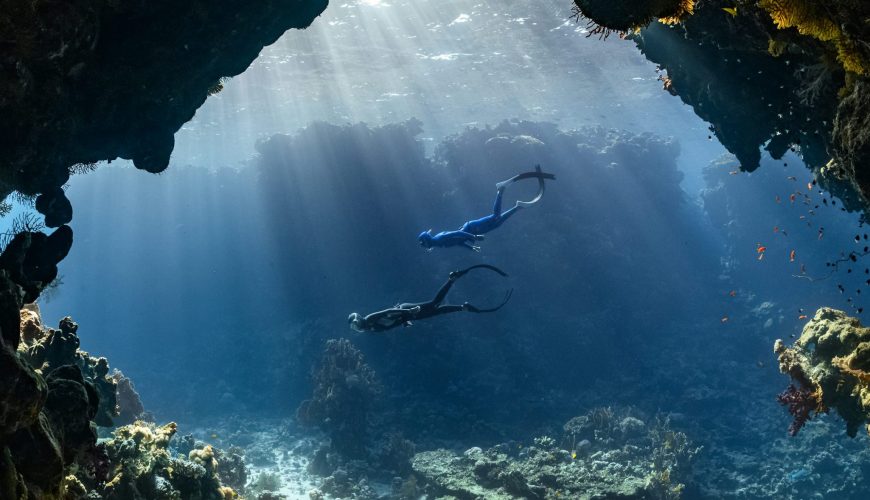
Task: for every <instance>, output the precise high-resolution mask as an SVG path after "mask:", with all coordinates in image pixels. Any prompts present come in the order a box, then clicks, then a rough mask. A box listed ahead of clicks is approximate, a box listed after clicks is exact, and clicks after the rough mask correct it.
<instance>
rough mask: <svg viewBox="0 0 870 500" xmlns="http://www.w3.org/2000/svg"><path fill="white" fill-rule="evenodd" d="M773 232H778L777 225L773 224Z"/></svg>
mask: <svg viewBox="0 0 870 500" xmlns="http://www.w3.org/2000/svg"><path fill="white" fill-rule="evenodd" d="M773 232H774V234H776V233H778V232H779V226H773Z"/></svg>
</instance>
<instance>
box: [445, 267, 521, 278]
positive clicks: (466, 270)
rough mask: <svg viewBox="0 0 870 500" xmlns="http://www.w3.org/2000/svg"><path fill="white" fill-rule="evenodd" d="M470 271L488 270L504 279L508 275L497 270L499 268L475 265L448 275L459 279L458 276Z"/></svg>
mask: <svg viewBox="0 0 870 500" xmlns="http://www.w3.org/2000/svg"><path fill="white" fill-rule="evenodd" d="M472 269H489V270H490V271H493V272H496V273H498V274H500V275H502V276H504V277H505V278H507V275H508V273H506V272H504V271H502V270H501V269H499V268H497V267H495V266H491V265H489V264H475V265H473V266H471V267H466V268H465V269H462V270H459V271H454V272H452V273H450V274H451V276H454V277H456V278H459V277H460V276H462V275H464V274H465V273H467V272H468V271H471V270H472Z"/></svg>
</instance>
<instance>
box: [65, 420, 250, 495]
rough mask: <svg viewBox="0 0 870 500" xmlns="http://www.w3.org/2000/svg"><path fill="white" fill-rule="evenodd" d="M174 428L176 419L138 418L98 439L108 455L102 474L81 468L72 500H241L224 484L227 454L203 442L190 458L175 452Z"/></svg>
mask: <svg viewBox="0 0 870 500" xmlns="http://www.w3.org/2000/svg"><path fill="white" fill-rule="evenodd" d="M176 430H177V428H176V425H175V424H174V423H169V424H166V425H163V426H156V425H154V424H152V423H145V422H136V423H134V424H132V425H127V426H123V427H119V428H118V429H116V430H115V431H114V432H113V433H112V436H111V437H110V438H109V439H107V440H106V441H104V442H102V443H100V448H101V449H102V450H103V451H104V453H105V469H104V474H102V475H103V476H104V477H103V478H99V477H96V476H95V475H94V474H87V473H84V472H82V471H79V473H78V474H76V476H75V477H76V478H77V480H78V481H77V482H76V483H75V484H76V488H77V489H78V490H79V494H78V495H70V494H69V492H68V498H103V499H106V500H112V499H117V500H137V499H157V498H200V499H203V500H220V499H234V498H238V494H237V492H236V491H235V490H234V489H233V488H231V487H229V486H224V485H222V484H221V479H220V476H219V469H220V468H221V465H220V459H219V457H220V456H221V455H224V453H222V452H220V451H219V450H216V449H215V448H213V447H212V446H210V445H203V446H202V447H199V448H194V449H193V450H191V451H190V452H189V454H188V456H187V457H185V456H182V455H173V453H172V451H171V449H170V446H169V444H170V441H171V440H172V437H173V436H174V435H175V433H176ZM234 462H235V460H234ZM239 465H240V466H241V468H242V470H241V471H237V472H236V473H235V474H236V475H239V474H240V475H241V476H240V477H242V478H244V477H245V472H244V464H243V463H242V464H236V466H239ZM242 484H244V483H242ZM82 490H83V491H84V493H82Z"/></svg>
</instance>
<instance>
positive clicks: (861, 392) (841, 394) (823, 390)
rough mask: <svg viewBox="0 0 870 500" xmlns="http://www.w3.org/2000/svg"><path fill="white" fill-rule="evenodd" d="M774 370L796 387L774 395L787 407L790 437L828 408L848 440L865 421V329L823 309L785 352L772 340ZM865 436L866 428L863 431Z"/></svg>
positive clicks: (869, 396) (868, 413)
mask: <svg viewBox="0 0 870 500" xmlns="http://www.w3.org/2000/svg"><path fill="white" fill-rule="evenodd" d="M774 352H775V353H776V354H777V356H778V357H779V369H780V371H781V372H782V373H785V374H788V375H789V376H790V377H791V379H792V381H794V383H795V384H797V387H795V386H791V387H789V389H787V390H786V391H785V392H784V393H783V394H781V395H780V398H779V400H780V402H781V403H783V404H785V405H787V406H788V407H789V411H790V412H791V413H792V415H794V418H795V420H794V422H793V423H792V424H791V426H790V427H789V432H790V433H791V434H792V435H794V434H796V433H797V432H798V430H800V428H801V427H802V426H803V425H804V423H806V421H807V420H809V419H810V418H811V417H812V415H813V414H815V413H819V412H824V411H827V410H828V409H834V410H836V411H837V413H838V414H839V415H840V416H841V417H842V418H843V419H844V420H845V421H846V432H847V434H849V435H850V436H852V437H854V436H855V435H856V434H857V433H858V429H859V428H860V427H861V426H862V425H867V423H868V419H870V356H868V353H870V328H865V327H862V326H861V324H860V322H859V321H858V319H857V318H851V317H849V316H847V315H846V313H845V312H843V311H837V310H835V309H830V308H826V307H823V308H821V309H819V310H818V311H816V314H815V316H814V317H813V319H812V320H811V321H809V322H808V323H807V324H806V326H804V329H803V332H802V333H801V336H800V337H799V338H798V339H797V340H795V342H794V344H793V345H792V346H791V347H786V345H785V344H784V343H783V342H782V340H779V339H778V340H777V341H776V344H775V345H774ZM868 432H870V426H868Z"/></svg>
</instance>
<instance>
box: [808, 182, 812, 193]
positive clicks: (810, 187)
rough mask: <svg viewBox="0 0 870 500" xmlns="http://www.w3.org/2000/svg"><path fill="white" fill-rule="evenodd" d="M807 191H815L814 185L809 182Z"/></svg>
mask: <svg viewBox="0 0 870 500" xmlns="http://www.w3.org/2000/svg"><path fill="white" fill-rule="evenodd" d="M807 189H809V190H810V191H812V190H813V183H812V182H807Z"/></svg>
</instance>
